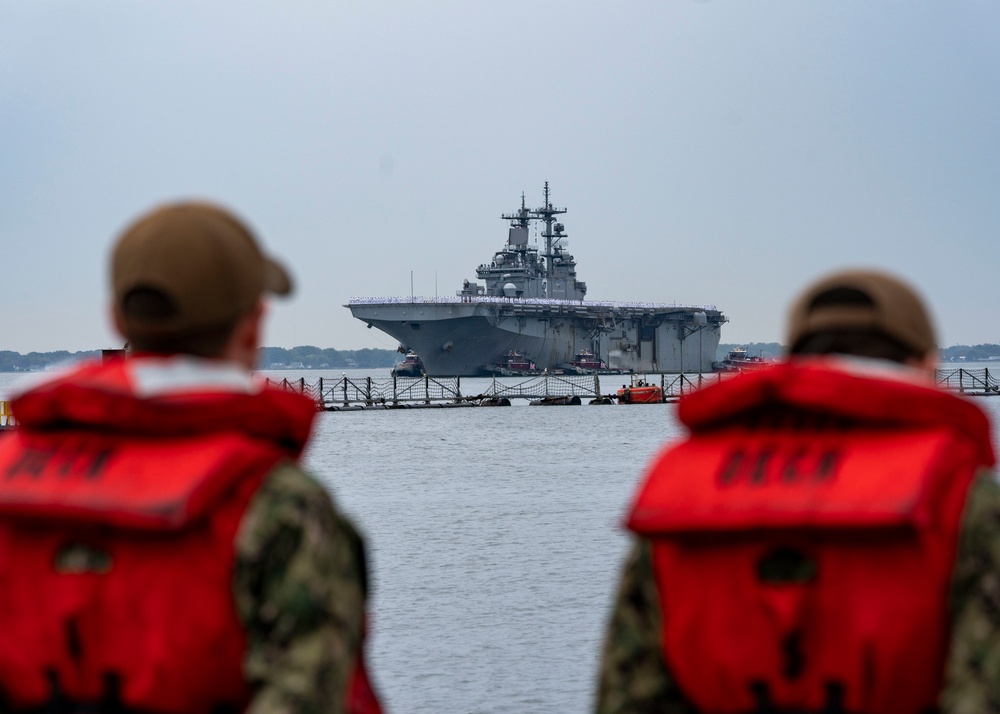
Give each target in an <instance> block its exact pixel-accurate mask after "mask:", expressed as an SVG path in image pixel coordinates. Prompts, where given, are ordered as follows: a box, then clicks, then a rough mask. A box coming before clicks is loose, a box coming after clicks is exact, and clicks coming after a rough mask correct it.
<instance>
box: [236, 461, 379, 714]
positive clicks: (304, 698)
mask: <svg viewBox="0 0 1000 714" xmlns="http://www.w3.org/2000/svg"><path fill="white" fill-rule="evenodd" d="M233 586H234V590H235V596H236V603H237V606H238V609H239V613H240V617H241V618H242V620H243V623H244V625H245V626H246V631H247V652H246V658H245V660H244V671H245V673H246V678H247V681H248V683H249V684H250V686H251V688H252V690H253V692H254V696H253V700H252V702H251V705H250V707H249V708H248V710H247V711H248V712H250V713H252V714H262V713H264V712H267V713H269V714H270V713H272V712H275V713H285V712H288V713H289V714H291V713H298V714H313V713H316V714H319V713H320V712H322V713H324V714H335V713H337V712H342V711H343V710H344V705H345V701H346V695H345V692H346V689H347V685H348V681H349V677H350V675H351V670H352V667H353V665H354V663H355V662H356V660H357V657H358V656H359V653H360V647H361V640H362V637H363V636H364V632H363V630H364V603H365V594H366V592H365V591H366V576H365V563H364V553H363V547H362V542H361V539H360V538H359V536H358V534H357V532H356V531H355V530H354V527H353V526H352V525H351V523H350V522H349V521H348V520H347V519H346V518H344V517H343V516H342V515H340V514H339V513H338V512H337V511H336V509H335V508H334V505H333V502H332V501H331V499H330V497H329V495H328V494H327V492H326V491H325V490H324V488H323V487H322V486H321V485H320V484H319V483H317V482H316V481H315V480H314V479H313V478H311V477H310V476H308V475H307V474H305V473H304V472H303V471H301V470H300V469H299V468H298V467H297V466H296V465H294V464H292V463H285V464H282V465H279V466H278V467H276V468H275V469H274V470H273V471H272V472H271V473H270V474H269V475H268V476H267V478H266V479H265V480H264V482H263V484H262V486H261V488H260V489H259V490H258V492H257V493H256V494H255V495H254V498H253V500H252V501H251V503H250V505H249V507H248V509H247V511H246V513H244V515H243V519H242V521H241V523H240V528H239V531H238V533H237V538H236V566H235V573H234V580H233Z"/></svg>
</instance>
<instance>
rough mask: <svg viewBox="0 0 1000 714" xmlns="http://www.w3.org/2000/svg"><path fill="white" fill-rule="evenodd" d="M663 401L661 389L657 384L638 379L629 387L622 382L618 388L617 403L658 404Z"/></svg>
mask: <svg viewBox="0 0 1000 714" xmlns="http://www.w3.org/2000/svg"><path fill="white" fill-rule="evenodd" d="M662 401H663V390H662V389H661V388H660V386H659V385H658V384H650V383H649V382H646V381H645V380H642V379H640V380H639V381H638V382H634V383H633V384H632V386H631V387H626V386H625V385H624V384H623V385H622V388H621V389H619V390H618V403H619V404H660V403H661V402H662Z"/></svg>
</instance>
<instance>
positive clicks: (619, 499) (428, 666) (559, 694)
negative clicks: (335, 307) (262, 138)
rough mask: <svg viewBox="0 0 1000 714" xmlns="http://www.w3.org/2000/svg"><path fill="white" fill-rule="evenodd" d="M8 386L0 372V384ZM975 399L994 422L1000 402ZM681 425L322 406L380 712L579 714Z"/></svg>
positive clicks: (586, 411)
mask: <svg viewBox="0 0 1000 714" xmlns="http://www.w3.org/2000/svg"><path fill="white" fill-rule="evenodd" d="M383 372H384V370H383V371H379V372H378V373H375V372H371V373H368V372H357V373H349V374H350V376H357V375H361V376H367V375H369V374H370V375H371V376H373V377H374V376H377V377H379V378H381V377H382V373H383ZM272 376H277V377H278V378H279V379H280V378H282V377H287V378H288V379H298V378H299V377H300V376H305V378H306V380H307V381H310V382H313V381H315V380H316V378H317V377H318V376H320V374H319V373H311V372H306V373H304V374H299V373H290V372H283V373H275V374H274V375H272ZM322 376H324V377H337V376H340V373H339V372H337V373H335V374H334V373H323V375H322ZM14 381H15V378H14V376H13V375H0V392H3V391H7V390H9V388H10V385H11V384H12V383H13V382H14ZM469 382H470V383H467V382H466V381H465V380H463V392H464V393H467V394H473V393H478V391H477V390H479V391H481V390H482V388H481V387H480V386H479V385H476V384H474V383H471V382H472V380H470V381H469ZM977 403H978V404H980V405H981V406H982V407H984V408H985V409H987V411H989V412H990V414H991V416H992V418H993V421H994V424H996V423H998V422H1000V398H992V399H981V400H979V401H978V402H977ZM678 433H679V429H678V426H677V424H676V422H675V409H674V407H673V406H670V405H631V406H589V405H585V406H578V407H528V406H526V405H525V404H524V403H523V402H518V403H516V405H515V406H512V407H500V408H478V409H477V408H468V409H420V410H390V411H367V412H347V413H323V414H320V415H318V417H317V423H316V432H315V435H314V438H313V441H312V445H311V447H310V449H309V451H308V452H307V454H306V463H307V465H308V467H309V468H310V470H311V471H312V472H314V473H315V474H316V475H317V476H319V477H320V478H321V479H322V480H323V481H324V482H325V483H326V484H327V485H328V486H329V488H330V489H331V491H332V492H333V493H334V495H335V498H336V499H337V501H338V503H339V504H340V506H341V508H342V509H343V510H344V511H346V512H347V513H349V514H350V515H351V516H352V517H353V518H354V520H355V521H356V523H357V524H358V525H359V527H360V529H361V530H362V531H363V532H364V534H365V535H366V538H367V542H368V546H369V557H370V561H371V563H370V566H371V570H372V574H373V581H374V593H373V600H372V622H371V625H372V633H371V640H370V644H369V654H370V659H371V669H372V674H373V677H374V679H375V681H376V685H377V686H378V688H379V691H380V693H381V695H382V697H383V699H384V701H385V704H386V706H387V709H388V710H389V711H390V712H392V713H393V714H407V713H410V712H449V713H450V712H456V713H466V712H584V711H587V710H589V709H590V708H591V704H592V701H593V694H594V684H595V675H596V670H597V661H598V654H599V650H600V645H601V638H602V635H603V629H604V624H605V619H606V617H607V613H608V608H609V606H610V604H611V600H612V597H613V592H614V588H615V583H616V581H617V578H618V573H619V569H620V567H621V562H622V558H623V556H624V554H625V551H626V548H627V545H628V541H627V537H626V536H625V535H624V533H623V532H622V530H621V528H620V526H619V524H620V522H621V517H622V514H623V511H624V509H625V507H626V506H627V504H628V502H629V498H630V495H631V493H632V491H633V489H634V488H635V485H636V482H637V481H638V479H639V478H640V477H641V475H642V469H643V466H644V465H645V464H646V462H647V461H648V460H649V458H650V457H651V456H652V455H653V454H654V453H655V451H656V450H657V449H658V448H659V447H660V446H661V445H662V444H663V443H665V442H666V441H667V440H669V439H670V438H672V437H674V436H676V435H677V434H678Z"/></svg>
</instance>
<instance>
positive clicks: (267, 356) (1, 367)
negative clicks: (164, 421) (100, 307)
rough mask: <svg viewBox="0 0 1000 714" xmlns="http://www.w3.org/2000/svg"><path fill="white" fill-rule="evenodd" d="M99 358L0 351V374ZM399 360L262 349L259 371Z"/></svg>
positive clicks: (370, 353)
mask: <svg viewBox="0 0 1000 714" xmlns="http://www.w3.org/2000/svg"><path fill="white" fill-rule="evenodd" d="M100 356H101V351H100V350H89V351H86V352H67V351H65V350H61V351H58V352H29V353H28V354H26V355H22V354H20V353H18V352H11V351H9V350H4V351H0V372H40V371H42V370H45V369H46V368H48V367H51V366H53V365H57V364H59V363H60V362H68V361H79V360H83V359H91V358H93V359H96V358H99V357H100ZM401 359H402V355H400V354H399V353H398V352H396V351H395V350H335V349H332V348H327V349H321V348H319V347H313V346H311V345H303V346H302V347H293V348H292V349H285V348H283V347H262V348H261V349H260V359H259V364H260V367H261V369H284V368H289V369H377V368H381V367H392V366H393V365H394V364H396V362H398V361H399V360H401Z"/></svg>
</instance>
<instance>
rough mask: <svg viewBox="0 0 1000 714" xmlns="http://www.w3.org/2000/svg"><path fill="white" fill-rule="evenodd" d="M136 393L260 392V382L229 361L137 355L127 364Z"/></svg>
mask: <svg viewBox="0 0 1000 714" xmlns="http://www.w3.org/2000/svg"><path fill="white" fill-rule="evenodd" d="M129 373H130V375H131V378H132V388H133V390H134V393H135V395H136V396H137V397H156V396H159V395H164V394H178V393H182V392H199V391H212V392H219V391H222V392H245V393H247V394H251V393H254V392H259V391H260V389H261V385H260V383H259V382H258V381H256V380H255V379H254V378H253V377H252V376H251V375H250V373H248V372H247V371H246V369H244V368H243V367H241V366H240V365H238V364H234V363H232V362H221V361H216V360H206V359H198V358H197V357H188V356H176V357H169V358H166V359H156V358H152V359H146V358H139V359H136V360H134V361H132V362H131V363H130V364H129Z"/></svg>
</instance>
